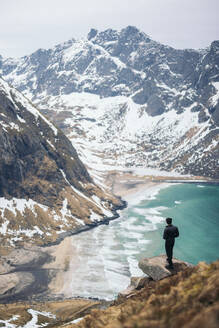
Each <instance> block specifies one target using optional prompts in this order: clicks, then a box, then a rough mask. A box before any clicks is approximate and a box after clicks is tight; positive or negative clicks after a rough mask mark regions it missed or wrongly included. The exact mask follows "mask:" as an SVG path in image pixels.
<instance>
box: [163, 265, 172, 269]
mask: <svg viewBox="0 0 219 328" xmlns="http://www.w3.org/2000/svg"><path fill="white" fill-rule="evenodd" d="M165 268H166V269H168V270H173V264H168V265H165Z"/></svg>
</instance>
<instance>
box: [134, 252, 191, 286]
mask: <svg viewBox="0 0 219 328" xmlns="http://www.w3.org/2000/svg"><path fill="white" fill-rule="evenodd" d="M167 265H168V263H167V261H166V255H159V256H154V257H151V258H144V259H142V260H140V262H139V263H138V266H139V268H140V269H141V270H142V271H143V272H144V273H146V274H147V275H148V276H149V277H150V278H152V279H153V280H161V279H163V278H166V277H168V276H171V275H173V274H176V273H177V272H179V271H182V270H185V269H186V268H187V267H189V266H192V265H191V264H189V263H187V262H183V261H180V260H177V259H176V258H173V269H169V268H166V266H167Z"/></svg>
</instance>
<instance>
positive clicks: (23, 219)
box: [0, 79, 121, 244]
mask: <svg viewBox="0 0 219 328" xmlns="http://www.w3.org/2000/svg"><path fill="white" fill-rule="evenodd" d="M0 149H1V153H0V172H1V174H0V235H1V238H2V241H1V244H3V243H4V242H5V243H7V242H11V243H12V244H13V243H16V242H19V241H23V240H31V239H34V240H37V241H38V242H39V243H46V242H49V241H55V240H56V239H57V238H58V236H59V235H60V234H61V233H65V232H66V231H71V230H77V229H79V228H81V227H83V226H85V225H86V224H96V222H98V221H101V220H103V218H104V217H113V216H114V214H115V213H113V211H114V210H115V208H116V206H119V205H121V203H120V201H119V200H117V199H115V198H114V197H113V196H111V195H110V194H108V193H107V192H106V191H103V190H101V189H100V188H99V187H98V186H97V185H96V184H95V183H94V182H93V180H92V179H91V177H90V175H89V173H88V172H87V170H86V168H85V166H84V165H83V163H82V162H81V161H80V159H79V158H78V155H77V153H76V150H75V149H74V148H73V146H72V144H71V142H70V141H69V140H68V139H67V138H66V137H65V135H64V134H63V133H62V132H61V130H59V129H57V128H56V127H55V126H54V125H53V124H52V123H50V122H49V121H48V120H47V119H46V118H45V117H44V116H43V115H42V114H41V113H40V112H39V111H38V110H37V109H36V108H35V107H34V106H33V105H32V104H31V103H30V102H29V101H28V100H27V99H26V98H25V97H24V96H22V94H21V93H20V92H18V91H16V90H15V89H13V88H11V87H10V86H9V85H8V84H7V83H6V82H5V81H4V80H3V79H0Z"/></svg>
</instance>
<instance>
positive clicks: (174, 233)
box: [163, 218, 179, 269]
mask: <svg viewBox="0 0 219 328" xmlns="http://www.w3.org/2000/svg"><path fill="white" fill-rule="evenodd" d="M166 223H167V226H166V228H165V229H164V232H163V239H165V249H166V254H167V261H168V263H169V265H168V266H167V268H168V269H173V262H172V258H173V246H174V243H175V238H176V237H179V230H178V228H177V227H175V226H174V225H172V219H171V218H167V219H166Z"/></svg>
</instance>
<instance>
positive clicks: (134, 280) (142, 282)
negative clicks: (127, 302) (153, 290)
mask: <svg viewBox="0 0 219 328" xmlns="http://www.w3.org/2000/svg"><path fill="white" fill-rule="evenodd" d="M150 281H151V278H149V277H145V276H143V277H131V284H130V286H132V287H134V289H141V288H143V287H145V286H146V285H147V284H148V283H149V282H150Z"/></svg>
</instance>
